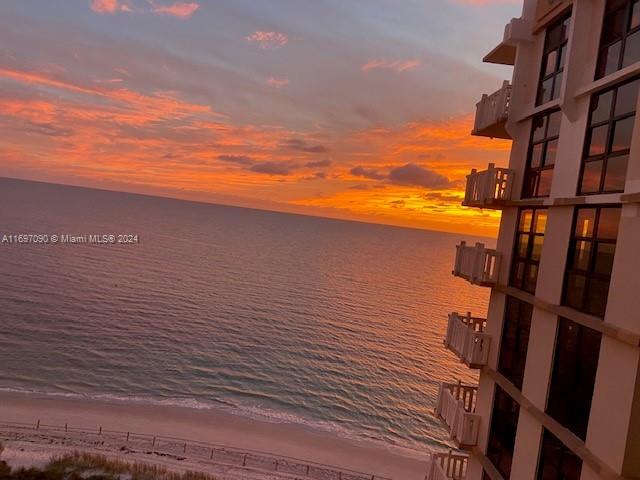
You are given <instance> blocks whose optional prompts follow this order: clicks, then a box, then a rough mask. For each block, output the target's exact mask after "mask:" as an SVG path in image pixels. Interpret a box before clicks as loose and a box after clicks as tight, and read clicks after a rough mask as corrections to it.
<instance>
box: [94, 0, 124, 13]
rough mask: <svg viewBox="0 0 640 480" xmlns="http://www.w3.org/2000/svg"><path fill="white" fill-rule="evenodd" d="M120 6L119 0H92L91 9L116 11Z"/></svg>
mask: <svg viewBox="0 0 640 480" xmlns="http://www.w3.org/2000/svg"><path fill="white" fill-rule="evenodd" d="M119 7H120V5H119V3H118V0H91V10H93V11H94V12H97V13H116V12H117V11H118V9H119Z"/></svg>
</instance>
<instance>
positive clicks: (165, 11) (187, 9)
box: [150, 2, 200, 18]
mask: <svg viewBox="0 0 640 480" xmlns="http://www.w3.org/2000/svg"><path fill="white" fill-rule="evenodd" d="M150 3H151V5H152V10H153V12H154V13H158V14H161V15H171V16H173V17H178V18H189V17H191V15H193V14H194V13H195V12H196V11H197V10H198V9H199V8H200V5H199V4H198V3H196V2H188V3H187V2H176V3H173V4H171V5H157V4H156V3H155V2H150Z"/></svg>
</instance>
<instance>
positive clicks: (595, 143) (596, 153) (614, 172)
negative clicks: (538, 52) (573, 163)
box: [578, 79, 640, 195]
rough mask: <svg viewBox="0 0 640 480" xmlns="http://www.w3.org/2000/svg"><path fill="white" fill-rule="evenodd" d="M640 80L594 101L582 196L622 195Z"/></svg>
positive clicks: (595, 96) (579, 190)
mask: <svg viewBox="0 0 640 480" xmlns="http://www.w3.org/2000/svg"><path fill="white" fill-rule="evenodd" d="M638 87H640V79H635V80H632V81H630V82H627V83H624V84H622V85H617V86H615V87H613V88H611V89H609V90H607V91H604V92H601V93H597V94H595V95H594V96H593V97H592V98H591V109H590V111H591V113H590V115H589V127H588V128H587V134H586V137H585V138H586V140H585V141H586V144H585V148H584V150H585V153H584V159H583V162H582V172H581V178H580V184H579V187H578V194H579V195H589V194H594V193H615V192H623V191H624V184H625V180H626V176H627V163H628V160H629V150H630V149H631V139H632V137H633V127H634V123H635V116H636V110H635V109H636V101H637V98H638Z"/></svg>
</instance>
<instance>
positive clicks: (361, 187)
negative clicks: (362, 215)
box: [349, 183, 369, 190]
mask: <svg viewBox="0 0 640 480" xmlns="http://www.w3.org/2000/svg"><path fill="white" fill-rule="evenodd" d="M349 189H350V190H369V185H365V184H364V183H358V184H357V185H351V186H350V187H349Z"/></svg>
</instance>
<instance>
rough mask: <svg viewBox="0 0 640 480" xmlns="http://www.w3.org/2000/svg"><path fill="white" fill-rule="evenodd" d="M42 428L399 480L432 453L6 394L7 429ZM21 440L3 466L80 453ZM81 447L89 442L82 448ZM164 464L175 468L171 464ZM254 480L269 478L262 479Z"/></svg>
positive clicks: (204, 417) (207, 415)
mask: <svg viewBox="0 0 640 480" xmlns="http://www.w3.org/2000/svg"><path fill="white" fill-rule="evenodd" d="M37 420H40V422H41V423H42V424H47V425H64V424H68V425H69V426H70V427H74V428H82V429H87V430H92V431H97V430H98V428H99V427H100V426H101V427H102V428H103V429H105V430H119V431H124V432H137V433H144V434H150V435H158V436H167V437H177V438H182V439H187V440H190V441H197V442H208V443H212V444H218V445H225V446H229V447H234V448H237V449H246V450H257V451H261V452H267V453H269V454H271V455H274V456H286V457H294V458H297V459H301V460H305V461H307V462H314V463H320V464H327V465H331V466H335V467H337V468H339V469H349V470H356V471H359V472H365V473H369V474H375V475H377V476H382V477H388V478H390V479H393V480H399V479H403V480H404V479H406V480H423V479H424V476H425V472H426V471H427V467H428V463H429V462H428V452H425V454H424V458H422V459H419V458H416V457H415V456H413V457H412V456H411V454H409V453H406V454H405V453H404V452H402V451H400V450H396V449H388V448H385V447H384V446H381V445H379V444H375V443H373V442H371V443H369V442H365V441H361V442H358V441H352V440H347V439H344V438H340V437H337V436H333V435H331V434H329V433H324V432H319V431H315V430H312V429H311V428H308V427H304V426H302V425H295V424H288V423H271V422H262V421H258V420H254V419H250V418H245V417H241V416H239V415H232V414H227V413H224V412H219V411H214V410H196V409H189V408H183V407H175V406H158V405H143V404H137V403H120V402H101V401H95V400H85V399H73V398H63V397H49V396H37V395H32V394H28V395H27V394H21V393H0V422H22V423H28V424H31V425H35V423H36V421H37ZM2 430H3V431H4V430H6V429H2ZM43 432H44V431H43ZM30 435H33V434H32V433H31V434H30ZM74 435H75V434H74ZM77 439H80V437H78V438H77ZM21 440H22V441H9V442H6V441H5V444H6V445H7V447H8V448H7V451H5V455H3V458H5V457H7V455H10V456H11V455H12V456H13V458H14V464H27V463H28V460H26V458H27V457H28V458H33V459H40V461H41V460H42V458H46V456H47V454H48V453H49V452H50V453H51V455H53V454H59V453H63V452H64V451H65V450H68V449H70V448H75V447H74V443H73V442H69V443H68V444H67V445H55V444H53V445H47V443H49V442H50V441H51V439H50V438H47V436H46V435H44V434H43V435H42V437H41V438H40V441H38V442H34V441H33V438H31V437H29V438H27V439H26V440H28V441H27V442H25V441H24V440H25V438H22V439H21ZM85 440H86V439H85ZM54 443H55V442H54ZM80 444H82V442H80V443H76V445H80ZM108 448H109V447H108V446H105V445H102V446H101V447H100V448H99V449H98V450H97V452H98V453H102V454H108V456H112V457H114V458H115V457H119V458H121V457H122V455H123V453H122V451H120V450H119V449H116V448H113V451H109V450H108ZM21 449H22V450H21ZM85 450H89V449H88V448H87V449H85ZM25 452H27V453H25ZM134 459H137V458H134ZM160 460H162V461H163V462H164V463H165V464H166V465H167V466H168V467H170V468H171V467H172V464H171V459H160ZM34 461H35V460H34ZM160 463H162V462H160ZM174 463H175V462H174ZM183 465H187V463H183ZM185 468H186V467H183V468H181V469H182V470H184V469H185ZM210 471H211V473H220V472H219V471H216V470H210ZM225 472H226V474H225V475H224V477H225V478H249V477H243V476H242V475H236V474H234V473H233V472H232V471H230V470H229V471H225ZM236 473H237V472H236ZM252 478H261V477H260V476H259V475H258V476H254V477H252ZM269 478H273V476H271V477H269Z"/></svg>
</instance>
